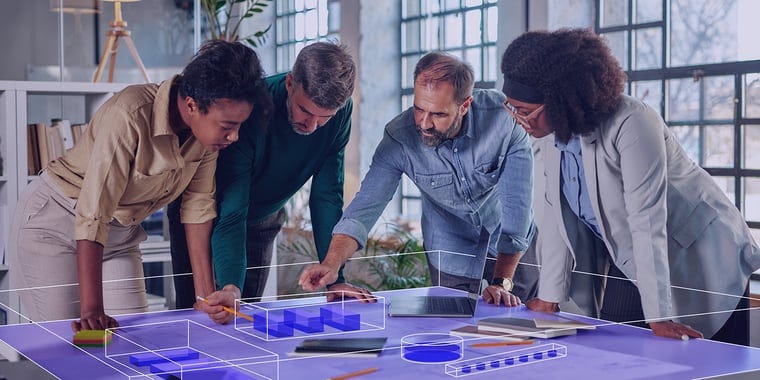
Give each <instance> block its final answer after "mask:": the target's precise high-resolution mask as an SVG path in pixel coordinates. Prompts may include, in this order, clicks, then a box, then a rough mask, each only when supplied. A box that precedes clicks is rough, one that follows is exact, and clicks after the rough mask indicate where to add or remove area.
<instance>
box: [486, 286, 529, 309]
mask: <svg viewBox="0 0 760 380" xmlns="http://www.w3.org/2000/svg"><path fill="white" fill-rule="evenodd" d="M483 299H484V300H485V301H486V302H487V303H492V304H494V305H496V306H499V305H500V304H501V303H502V302H503V303H504V306H518V305H520V298H519V297H517V296H516V295H514V294H512V293H510V292H508V291H507V290H506V289H504V287H503V286H499V285H489V286H488V287H487V288H486V289H485V290H483Z"/></svg>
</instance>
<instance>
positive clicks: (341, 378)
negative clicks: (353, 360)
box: [329, 367, 377, 380]
mask: <svg viewBox="0 0 760 380" xmlns="http://www.w3.org/2000/svg"><path fill="white" fill-rule="evenodd" d="M375 371H377V367H371V368H367V369H363V370H359V371H355V372H349V373H347V374H345V375H340V376H335V377H331V378H330V379H329V380H347V379H351V378H354V377H357V376H361V375H366V374H368V373H372V372H375Z"/></svg>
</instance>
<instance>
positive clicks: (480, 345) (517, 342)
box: [470, 339, 533, 348]
mask: <svg viewBox="0 0 760 380" xmlns="http://www.w3.org/2000/svg"><path fill="white" fill-rule="evenodd" d="M520 344H533V341H532V340H530V339H528V340H517V341H514V342H488V343H475V344H471V345H470V347H474V348H477V347H500V346H517V345H520Z"/></svg>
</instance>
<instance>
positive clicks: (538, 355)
mask: <svg viewBox="0 0 760 380" xmlns="http://www.w3.org/2000/svg"><path fill="white" fill-rule="evenodd" d="M543 358H544V353H543V352H534V353H533V359H536V360H541V359H543Z"/></svg>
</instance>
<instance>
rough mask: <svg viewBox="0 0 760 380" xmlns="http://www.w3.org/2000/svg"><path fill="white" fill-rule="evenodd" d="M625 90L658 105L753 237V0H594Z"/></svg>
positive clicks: (759, 98) (758, 146)
mask: <svg viewBox="0 0 760 380" xmlns="http://www.w3.org/2000/svg"><path fill="white" fill-rule="evenodd" d="M596 9H597V10H598V17H597V24H596V29H597V32H598V33H600V34H603V35H604V36H605V37H606V38H607V41H608V43H609V44H610V47H611V48H612V50H613V52H614V54H615V56H616V57H617V58H618V60H619V61H620V63H621V64H622V66H623V69H625V70H626V72H627V74H628V79H629V85H628V90H629V92H630V93H631V95H633V96H635V97H637V98H639V99H643V101H645V102H646V103H648V104H649V105H650V106H651V107H653V108H654V109H656V110H658V111H659V112H660V114H661V115H662V116H663V118H664V119H665V122H666V123H667V124H668V126H669V127H670V128H671V129H672V130H673V132H674V133H675V135H676V137H677V138H678V139H679V141H680V143H681V144H682V145H683V146H684V148H685V149H686V151H687V152H688V154H689V155H690V156H691V157H692V158H693V159H694V160H695V161H696V162H698V163H699V164H700V165H701V166H702V167H704V168H705V169H706V170H707V171H708V172H709V173H710V174H711V175H712V176H713V178H714V179H715V181H716V183H718V185H719V186H720V187H721V188H722V189H723V191H724V192H725V193H726V195H728V197H729V198H731V199H732V200H733V201H734V203H735V204H736V206H737V207H738V208H739V209H740V210H741V211H742V213H743V214H744V217H745V219H746V220H747V222H748V224H749V226H750V227H751V228H752V229H753V234H754V235H755V237H756V238H760V60H759V59H760V44H758V43H757V41H756V38H757V36H758V35H759V34H760V23H758V22H757V21H756V20H755V17H754V16H755V15H757V14H758V13H760V2H757V1H754V0H635V1H634V0H597V8H596Z"/></svg>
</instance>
